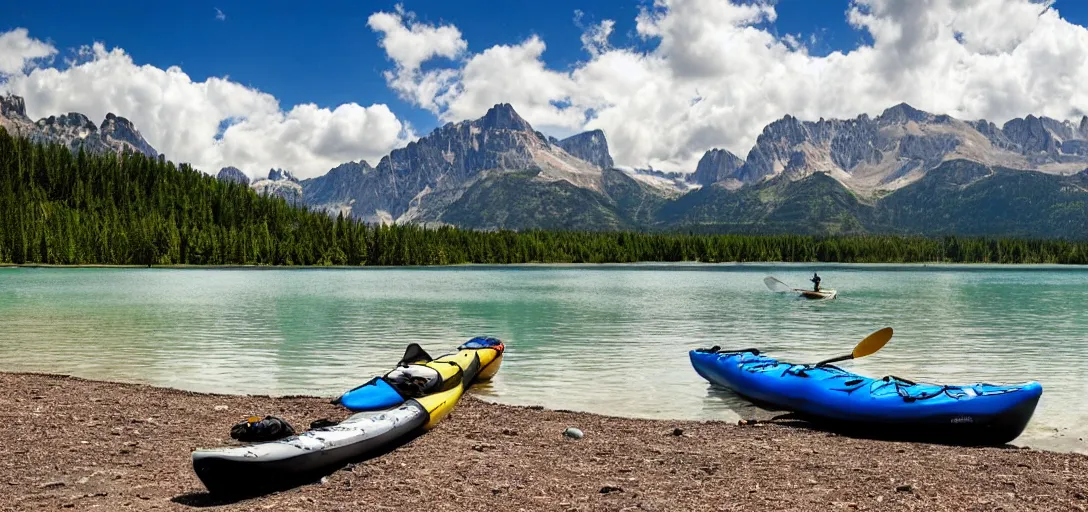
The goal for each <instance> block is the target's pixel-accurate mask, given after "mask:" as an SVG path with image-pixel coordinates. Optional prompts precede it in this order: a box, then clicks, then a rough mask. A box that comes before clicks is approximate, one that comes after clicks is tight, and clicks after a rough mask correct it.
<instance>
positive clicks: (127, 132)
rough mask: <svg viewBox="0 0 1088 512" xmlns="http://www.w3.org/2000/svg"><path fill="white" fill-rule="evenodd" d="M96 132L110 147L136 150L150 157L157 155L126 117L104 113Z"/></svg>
mask: <svg viewBox="0 0 1088 512" xmlns="http://www.w3.org/2000/svg"><path fill="white" fill-rule="evenodd" d="M98 132H99V134H100V135H101V136H102V140H103V141H104V142H106V144H108V145H109V146H110V147H113V148H120V149H121V150H126V149H127V150H130V151H136V152H140V153H143V154H145V155H148V156H152V157H154V156H158V152H157V151H155V148H153V147H151V144H148V143H147V141H146V140H144V137H143V135H140V132H139V131H138V130H136V127H135V126H133V125H132V122H131V121H129V120H128V119H125V118H123V117H120V116H115V115H113V114H112V113H109V114H106V119H105V120H103V121H102V125H101V126H99V128H98Z"/></svg>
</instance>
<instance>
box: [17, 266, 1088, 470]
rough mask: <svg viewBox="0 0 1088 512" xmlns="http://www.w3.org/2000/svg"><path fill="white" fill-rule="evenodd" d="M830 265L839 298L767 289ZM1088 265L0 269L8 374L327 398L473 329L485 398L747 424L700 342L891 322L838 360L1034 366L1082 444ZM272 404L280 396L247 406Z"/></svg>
mask: <svg viewBox="0 0 1088 512" xmlns="http://www.w3.org/2000/svg"><path fill="white" fill-rule="evenodd" d="M814 270H816V271H819V273H820V276H821V277H822V278H823V283H822V284H823V287H824V288H830V289H836V290H838V291H839V296H838V298H836V299H835V300H831V301H806V300H803V299H798V298H797V297H796V296H794V295H792V294H778V293H772V292H770V291H769V290H768V289H767V288H766V286H765V285H764V283H763V278H764V277H765V276H767V275H773V276H775V277H777V278H779V279H781V280H783V281H785V282H786V283H789V284H790V285H792V286H795V287H806V286H808V285H810V284H811V283H809V282H808V281H807V280H808V278H809V277H811V275H812V272H813V271H814ZM1086 305H1088V269H1085V268H1082V267H1057V266H977V265H972V266H934V265H927V266H923V265H911V266H896V265H832V264H814V265H800V264H778V265H754V264H746V265H704V264H641V265H603V266H592V265H525V266H509V267H483V266H467V267H435V268H366V269H252V270H249V269H107V268H85V269H57V268H0V370H5V371H40V372H51V373H65V374H73V375H77V376H81V377H87V378H95V379H107V380H119V381H129V382H145V383H150V384H154V385H158V386H170V387H176V388H182V389H189V390H194V391H205V392H223V393H249V394H273V395H282V394H317V395H321V396H328V397H333V396H336V395H338V394H340V393H341V392H343V391H345V390H347V389H349V388H351V387H354V386H356V385H358V384H360V383H362V382H364V381H365V380H367V379H369V378H370V377H372V376H374V375H376V374H379V373H382V372H384V371H387V370H388V369H390V368H391V366H392V365H393V364H394V363H395V362H396V361H397V360H398V359H399V358H400V356H401V355H402V353H403V351H404V348H405V346H406V345H407V344H408V343H410V342H417V343H419V344H421V345H422V346H423V347H424V348H425V349H427V350H428V351H429V352H431V354H432V355H438V354H440V353H444V352H448V351H452V350H453V349H454V348H455V347H456V346H457V345H458V344H459V343H462V342H463V341H465V340H467V339H468V338H470V337H472V336H476V335H492V336H497V337H499V338H501V339H503V340H504V341H506V342H507V347H508V348H507V355H506V358H505V361H504V363H503V367H502V370H501V371H500V372H499V374H498V376H497V377H496V379H495V380H494V382H492V383H490V384H486V385H483V386H480V387H479V388H476V391H475V393H476V394H478V395H481V396H482V397H483V398H485V399H487V400H491V401H497V402H503V403H511V404H539V405H543V406H546V407H549V408H561V409H572V410H580V411H592V412H599V413H603V414H609V415H620V416H633V417H645V418H663V419H722V420H736V419H738V418H740V417H742V416H743V417H748V416H750V414H749V412H750V407H749V406H747V405H746V403H745V402H743V401H742V400H739V399H737V398H736V397H735V396H733V395H731V394H730V393H728V392H725V391H722V390H718V389H714V388H711V387H710V386H709V385H708V384H707V383H706V381H704V380H702V379H701V378H700V377H699V376H698V375H696V374H695V372H694V371H693V370H692V368H691V365H690V363H689V361H688V350H690V349H693V348H699V347H709V346H712V345H720V346H722V347H725V348H734V349H737V348H746V347H757V348H760V349H761V350H763V351H764V352H766V353H768V354H769V355H772V356H774V357H778V358H780V359H784V360H789V361H794V362H816V361H817V360H821V359H826V358H830V357H834V356H838V355H842V354H846V353H849V352H850V350H851V349H852V348H853V347H854V345H855V344H856V343H857V342H858V341H860V340H861V339H862V338H864V337H865V336H866V335H868V334H869V333H871V332H872V331H875V330H877V329H879V328H881V327H885V326H891V327H893V328H894V329H895V336H894V337H893V338H892V341H891V342H889V343H888V345H887V346H885V347H884V349H882V350H881V351H880V352H878V353H876V354H874V355H872V356H869V357H867V358H864V359H859V360H856V361H853V362H849V363H845V364H843V365H842V366H844V367H846V368H849V369H851V370H854V371H858V372H860V373H864V374H867V375H870V376H874V377H881V376H884V375H888V374H893V375H898V376H900V377H904V378H908V379H912V380H924V381H930V382H939V383H952V384H967V383H973V382H976V381H982V382H991V383H1007V382H1016V381H1022V380H1030V379H1034V380H1038V381H1040V382H1042V383H1043V386H1044V392H1043V397H1042V400H1041V402H1040V404H1039V408H1038V409H1037V410H1036V413H1035V416H1034V418H1033V419H1032V422H1031V424H1030V425H1029V426H1028V428H1027V430H1026V431H1025V433H1024V434H1023V435H1022V436H1021V437H1020V438H1019V439H1018V440H1017V442H1016V444H1027V445H1030V446H1032V447H1036V448H1043V449H1052V450H1062V451H1078V452H1082V453H1088V442H1086V441H1084V439H1088V400H1085V396H1088V379H1085V378H1084V375H1085V373H1086V370H1088V311H1086ZM251 412H252V413H254V414H264V413H266V412H268V411H251Z"/></svg>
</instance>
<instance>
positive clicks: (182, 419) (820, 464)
mask: <svg viewBox="0 0 1088 512" xmlns="http://www.w3.org/2000/svg"><path fill="white" fill-rule="evenodd" d="M327 402H328V400H327V399H326V398H268V397H239V396H222V395H206V394H196V393H190V392H184V391H177V390H171V389H162V388H154V387H149V386H142V385H132V384H118V383H108V382H98V381H88V380H82V379H76V378H66V377H57V376H45V375H36V374H11V373H0V421H2V424H3V426H4V427H5V429H4V430H5V439H4V442H3V447H4V449H3V452H4V453H5V456H4V457H2V458H0V487H3V488H4V489H5V491H6V492H3V493H0V510H69V509H73V510H197V509H204V508H207V507H210V510H262V509H266V508H267V509H272V510H277V511H284V510H353V511H358V510H396V511H398V512H403V511H413V510H428V511H459V510H510V511H515V510H564V511H565V510H586V511H588V510H594V511H596V510H660V511H675V510H746V511H751V510H838V509H841V510H926V511H935V510H957V511H958V510H997V509H1003V510H1050V511H1058V510H1085V509H1086V508H1088V456H1083V455H1076V454H1063V453H1051V452H1041V451H1035V450H1020V449H1000V448H981V449H979V448H955V447H944V446H934V445H922V444H906V443H889V442H876V441H865V440H857V439H850V438H844V437H839V436H835V435H831V434H826V433H820V432H814V431H809V430H806V429H802V428H796V427H788V426H781V425H765V424H758V425H747V426H737V425H733V424H729V423H724V422H675V421H650V420H636V419H624V418H613V417H604V416H596V415H592V414H584V413H570V412H559V411H548V410H541V409H539V408H530V407H512V406H505V405H496V404H490V403H485V402H483V401H480V400H478V399H475V398H473V397H472V396H466V397H465V398H464V399H462V401H461V403H460V404H459V405H458V408H457V409H456V410H455V411H454V413H453V414H452V416H451V417H450V418H449V419H447V420H446V421H444V422H443V423H442V424H441V425H439V426H438V428H436V429H435V430H433V431H431V432H429V433H427V434H425V435H423V436H422V437H420V438H418V439H416V440H414V441H412V442H411V443H409V444H408V445H406V446H404V447H401V448H400V449H398V450H396V451H394V452H392V453H389V454H386V455H383V456H381V457H378V458H376V459H372V460H369V461H365V462H362V463H359V464H356V465H354V466H352V467H348V468H345V469H344V470H341V471H337V472H336V473H334V474H332V475H330V476H329V477H328V478H327V481H326V482H324V483H319V484H312V485H306V486H302V487H298V488H295V489H292V490H288V491H284V492H280V493H276V494H271V495H267V496H262V497H257V498H253V499H249V500H245V501H240V502H235V503H220V502H217V501H215V500H214V499H212V498H211V497H210V496H209V495H207V494H206V493H204V489H203V487H202V486H201V484H200V481H199V480H197V478H196V476H195V475H194V474H193V471H192V468H191V466H190V459H189V457H190V453H191V451H192V450H193V449H194V448H197V447H207V446H219V445H223V444H232V443H234V441H233V440H231V439H230V437H229V434H228V431H229V428H230V426H231V425H232V424H234V423H235V422H237V421H239V420H240V419H242V418H244V417H245V416H247V415H250V414H258V415H265V414H275V415H279V416H281V417H283V418H285V419H287V420H288V421H289V422H291V423H292V424H293V425H294V426H295V427H296V428H300V429H301V428H305V427H306V426H308V425H309V423H310V422H311V421H312V420H315V419H318V418H332V419H342V418H344V417H346V416H347V413H346V411H343V410H342V409H339V408H337V407H334V406H332V405H329V404H328V403H327ZM568 426H575V427H578V428H580V429H581V430H583V431H584V432H585V437H584V438H583V439H581V440H572V439H567V438H564V437H563V436H562V432H563V430H564V429H565V428H567V427H568ZM674 429H680V430H681V431H682V432H681V435H674V434H675V433H676V432H674Z"/></svg>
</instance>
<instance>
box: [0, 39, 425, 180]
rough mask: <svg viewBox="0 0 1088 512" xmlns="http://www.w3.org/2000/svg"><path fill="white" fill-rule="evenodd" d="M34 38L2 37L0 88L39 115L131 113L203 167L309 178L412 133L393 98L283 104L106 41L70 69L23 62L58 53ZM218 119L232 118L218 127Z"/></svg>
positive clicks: (163, 143) (164, 144)
mask: <svg viewBox="0 0 1088 512" xmlns="http://www.w3.org/2000/svg"><path fill="white" fill-rule="evenodd" d="M13 33H14V34H15V35H14V36H12V34H13ZM26 37H27V36H26V31H25V30H23V29H16V30H15V31H13V32H9V33H7V34H4V35H0V45H6V44H8V43H6V42H5V41H8V38H16V39H18V38H24V39H25V38H26ZM29 41H30V42H29V43H26V42H22V43H17V44H16V45H15V46H16V47H18V48H24V49H29V50H23V51H22V53H19V54H17V55H16V57H15V59H16V60H18V61H16V60H11V62H8V60H10V59H9V57H10V56H9V54H8V52H7V51H6V49H7V48H8V46H0V48H3V49H5V51H4V52H2V53H0V66H3V68H0V69H2V70H3V71H5V72H7V71H11V72H9V73H8V76H7V81H6V83H3V84H0V89H2V90H4V91H6V92H10V93H14V94H17V95H20V96H23V97H24V98H25V99H26V107H27V114H28V115H29V116H30V117H31V118H32V119H37V118H39V117H45V116H49V115H57V114H62V113H66V112H80V113H83V114H85V115H87V116H88V117H90V118H91V119H92V120H94V121H96V122H99V121H101V120H102V119H103V118H104V117H105V115H106V114H107V113H109V112H112V113H114V114H116V115H119V116H122V117H126V118H128V119H129V120H130V121H132V122H133V123H134V124H135V125H136V128H137V129H138V130H140V132H141V134H142V135H143V136H144V138H145V139H147V141H148V142H149V143H150V144H151V145H152V146H153V147H154V148H155V149H157V150H158V151H159V152H161V153H165V154H166V156H167V158H169V159H171V160H174V161H177V162H188V163H191V164H192V165H193V166H195V167H197V168H198V169H201V170H203V171H205V172H210V173H215V172H217V171H218V170H219V169H220V168H221V167H225V166H228V165H233V166H236V167H238V168H240V169H242V170H243V171H245V172H246V173H247V174H249V175H250V176H251V177H263V176H264V175H265V174H266V173H267V172H268V170H269V169H270V168H284V169H287V170H290V171H291V172H292V173H294V174H295V175H296V176H299V177H301V178H306V177H312V176H317V175H320V174H323V173H325V172H326V171H328V170H329V169H330V168H332V167H335V166H337V165H339V164H341V163H343V162H345V161H349V160H359V159H367V160H370V161H371V162H372V163H377V161H378V160H379V159H380V158H381V157H382V156H384V155H386V154H388V153H389V151H390V150H391V149H393V148H395V147H398V146H402V145H404V144H406V143H407V142H408V141H409V140H411V139H414V138H415V135H414V134H413V133H412V132H411V130H410V127H408V126H407V125H406V124H405V123H403V122H402V121H400V120H399V119H398V118H397V116H396V115H394V114H393V112H392V111H391V110H390V109H389V107H387V106H386V105H382V104H378V105H371V106H368V107H364V106H360V105H358V104H355V103H348V104H344V105H340V106H338V107H336V108H334V109H328V108H319V107H317V106H316V105H313V104H302V105H296V106H294V107H292V108H291V109H289V110H284V109H283V108H281V106H280V104H279V101H278V100H277V99H276V98H275V97H273V96H272V95H270V94H267V93H264V92H261V91H259V90H256V89H253V88H250V87H247V86H244V85H242V84H239V83H237V82H232V81H230V80H229V79H227V78H217V77H211V78H208V79H206V80H204V81H194V80H193V79H192V78H190V77H189V75H187V74H186V73H185V72H184V71H182V69H181V68H179V67H177V66H172V67H170V68H167V69H161V68H158V67H155V66H151V65H146V64H145V65H139V64H137V63H135V62H134V61H133V60H132V57H131V56H130V55H129V54H127V53H126V52H125V51H124V50H122V49H119V48H113V49H107V48H106V47H105V46H104V45H103V44H101V43H95V44H93V45H91V46H88V47H84V48H81V49H80V50H79V51H77V52H76V55H77V58H76V59H75V60H70V61H68V66H67V67H65V68H64V69H59V68H56V67H37V68H34V69H30V70H29V71H26V69H27V68H28V67H29V66H27V63H28V62H33V60H34V59H40V58H43V57H46V56H50V55H53V54H55V53H56V49H55V48H53V47H52V46H51V45H48V44H46V43H42V42H41V41H37V40H33V39H30V40H29ZM42 46H44V47H45V48H44V49H42ZM221 124H229V126H228V127H227V128H226V130H225V131H222V132H220V126H221Z"/></svg>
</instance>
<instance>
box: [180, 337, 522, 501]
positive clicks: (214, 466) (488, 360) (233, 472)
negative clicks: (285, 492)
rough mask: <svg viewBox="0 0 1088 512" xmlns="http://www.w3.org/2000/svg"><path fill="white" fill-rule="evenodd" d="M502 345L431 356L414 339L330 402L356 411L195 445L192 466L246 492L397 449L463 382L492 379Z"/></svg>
mask: <svg viewBox="0 0 1088 512" xmlns="http://www.w3.org/2000/svg"><path fill="white" fill-rule="evenodd" d="M504 348H505V347H504V345H503V343H502V342H501V341H499V340H497V339H495V338H473V339H472V340H469V341H468V342H467V343H465V344H462V345H461V346H460V347H458V351H457V352H456V353H454V354H449V355H445V356H442V357H439V358H436V359H432V358H431V357H430V356H429V355H428V354H427V353H426V352H425V351H423V349H422V348H420V347H419V345H417V344H415V343H413V344H411V345H409V346H408V349H407V350H406V351H405V354H404V357H403V358H401V361H400V362H399V363H398V364H397V368H395V369H394V370H393V371H391V372H389V373H387V374H386V375H384V376H382V377H378V378H375V379H371V380H370V381H368V382H367V383H366V384H364V385H362V386H359V387H357V388H355V389H353V390H351V391H349V392H347V393H345V394H344V395H341V396H340V397H339V398H337V399H336V400H334V403H342V404H343V403H344V402H345V399H346V402H347V404H352V405H354V406H355V407H357V408H359V409H360V410H361V412H357V413H356V414H353V415H352V416H350V417H348V418H347V419H345V420H344V421H342V422H340V423H338V424H335V425H331V426H326V427H320V428H314V429H311V430H307V431H305V432H302V433H300V434H297V435H293V436H290V437H287V438H284V439H279V440H275V441H269V442H262V443H254V444H247V445H243V446H233V447H222V448H204V449H198V450H196V451H194V452H193V455H192V462H193V471H195V472H196V475H197V477H199V478H200V481H201V482H202V483H203V484H204V486H205V487H206V488H207V489H208V491H209V492H212V493H218V494H249V493H252V492H255V491H260V490H265V489H275V488H281V487H284V486H288V485H291V484H295V483H302V482H305V481H307V480H310V479H312V478H315V477H317V476H319V475H322V474H327V473H328V472H330V471H332V470H335V468H338V467H340V466H343V465H344V464H346V463H347V462H349V461H351V460H355V459H359V458H362V457H365V456H368V455H371V454H376V453H380V452H382V451H384V450H388V449H390V448H393V447H396V446H397V445H398V444H399V443H401V442H403V441H404V440H406V439H410V438H411V437H412V436H413V435H415V434H417V433H420V432H425V431H428V430H430V429H432V428H434V427H435V426H436V425H437V424H438V423H439V422H440V421H442V419H443V418H445V417H446V416H447V415H448V414H449V413H450V411H452V410H453V408H454V406H455V405H456V404H457V401H458V400H459V399H460V398H461V396H462V394H463V393H464V391H465V390H466V388H468V387H469V386H471V385H472V384H473V383H475V382H477V381H479V380H484V379H490V378H491V377H493V376H494V375H495V373H496V372H497V371H498V370H499V365H500V364H501V361H502V353H503V350H504ZM345 407H347V405H345ZM348 408H349V409H350V408H351V407H348Z"/></svg>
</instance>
